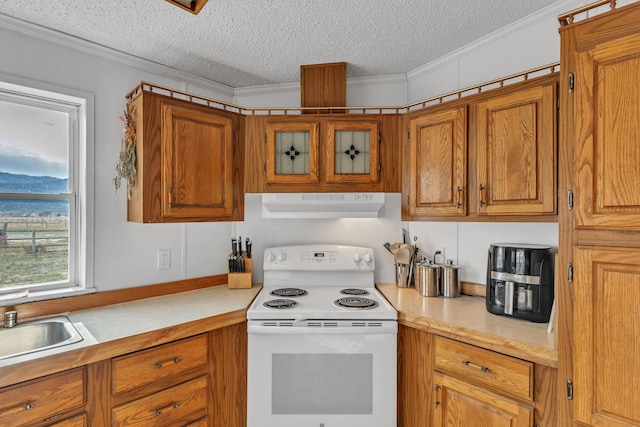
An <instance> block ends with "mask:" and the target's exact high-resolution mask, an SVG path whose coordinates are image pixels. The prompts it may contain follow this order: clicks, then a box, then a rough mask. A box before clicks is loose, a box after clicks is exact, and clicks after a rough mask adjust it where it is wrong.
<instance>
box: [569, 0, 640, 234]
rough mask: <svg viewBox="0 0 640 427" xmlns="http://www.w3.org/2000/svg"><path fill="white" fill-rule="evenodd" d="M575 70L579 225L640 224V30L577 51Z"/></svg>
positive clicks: (621, 226)
mask: <svg viewBox="0 0 640 427" xmlns="http://www.w3.org/2000/svg"><path fill="white" fill-rule="evenodd" d="M635 15H638V16H640V13H638V11H637V10H636V11H635ZM572 71H573V72H574V75H575V83H574V88H575V89H574V93H573V95H572V96H573V98H574V101H573V102H575V104H576V105H579V106H580V108H575V109H574V110H573V111H574V117H573V118H572V122H573V123H574V126H575V129H574V132H575V144H576V145H575V148H574V149H575V163H576V166H575V167H576V168H575V184H574V185H575V189H574V192H575V205H576V215H575V218H576V226H577V227H579V228H595V229H620V230H637V229H639V228H640V167H639V166H638V165H640V144H638V140H639V139H640V120H638V117H640V104H639V103H638V99H640V86H639V85H638V75H640V33H638V32H636V34H632V35H626V36H624V37H622V38H620V39H614V40H610V41H602V43H598V44H596V45H594V46H593V47H592V48H591V49H586V50H584V51H581V52H577V53H576V58H575V67H574V70H572Z"/></svg>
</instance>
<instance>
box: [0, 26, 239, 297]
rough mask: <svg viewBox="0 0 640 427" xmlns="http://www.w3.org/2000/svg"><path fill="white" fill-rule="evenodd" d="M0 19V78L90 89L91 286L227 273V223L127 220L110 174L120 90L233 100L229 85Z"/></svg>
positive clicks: (122, 100)
mask: <svg viewBox="0 0 640 427" xmlns="http://www.w3.org/2000/svg"><path fill="white" fill-rule="evenodd" d="M0 18H1V19H0V58H2V61H1V62H0V73H1V74H2V75H3V78H5V79H6V80H8V81H11V82H12V83H16V84H24V85H29V83H30V82H31V81H41V82H47V83H48V84H53V85H56V86H60V87H66V88H73V89H76V90H81V91H85V92H90V93H93V94H94V102H95V114H94V117H93V120H94V129H95V135H94V140H95V147H94V158H95V161H94V164H93V165H89V167H88V169H89V171H90V173H94V174H95V180H94V189H93V191H94V196H95V197H94V198H95V217H94V218H93V220H94V221H93V225H94V258H95V259H94V262H95V264H94V269H93V271H94V277H93V281H94V285H95V287H96V288H97V289H98V290H99V291H105V290H110V289H117V288H124V287H130V286H137V285H144V284H152V283H162V282H168V281H173V280H179V279H182V278H191V277H201V276H207V275H213V274H221V273H224V272H226V262H225V259H226V254H227V250H228V248H227V246H226V245H225V246H224V247H222V246H221V245H219V244H218V242H219V241H220V240H226V238H227V236H229V235H230V234H231V231H230V230H231V227H232V224H231V223H211V224H189V225H183V224H168V225H164V224H163V225H155V224H135V223H129V222H127V221H126V216H127V214H126V191H125V190H123V189H121V190H120V191H118V193H117V194H114V190H113V187H112V183H111V180H112V178H113V176H114V167H115V163H116V159H117V158H118V152H119V149H120V141H121V136H122V123H121V122H120V120H119V119H118V117H117V114H118V113H121V112H122V111H123V109H124V108H125V103H126V100H125V98H124V96H125V95H126V94H127V93H128V92H129V91H130V90H131V89H133V88H134V87H135V86H136V85H137V84H138V83H140V81H142V80H145V81H149V82H153V83H155V84H159V85H164V86H168V87H172V88H177V89H183V90H187V91H193V92H198V93H199V94H202V95H203V96H210V97H214V98H216V99H221V100H227V101H231V100H232V94H233V90H232V89H231V88H228V87H225V86H223V85H219V84H215V83H213V82H207V81H204V80H202V79H197V78H195V77H192V76H188V75H186V74H185V75H182V74H181V73H177V72H175V71H173V70H169V69H167V68H165V67H159V66H157V65H153V64H151V63H148V62H146V61H139V60H135V59H134V58H132V57H129V56H125V55H119V54H117V53H115V52H112V51H108V50H106V49H101V48H100V47H98V46H95V45H90V44H88V43H87V44H83V43H80V42H79V41H77V40H75V39H71V38H70V37H64V36H61V35H59V34H56V33H53V32H51V31H46V30H43V29H40V28H38V27H35V26H24V25H23V24H20V28H21V30H20V31H14V30H12V29H11V28H12V27H13V26H14V25H16V24H15V21H14V20H11V19H9V18H6V17H0ZM25 30H26V31H28V32H29V33H31V34H28V33H25V32H24V31H25ZM68 43H70V44H72V45H73V46H74V47H70V46H68V45H67V44H68ZM78 46H80V48H78ZM96 53H98V55H96ZM222 237H224V239H222ZM159 248H169V249H171V257H172V259H171V269H169V270H160V271H159V270H157V269H156V250H157V249H159Z"/></svg>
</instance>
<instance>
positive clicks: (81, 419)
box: [47, 413, 89, 427]
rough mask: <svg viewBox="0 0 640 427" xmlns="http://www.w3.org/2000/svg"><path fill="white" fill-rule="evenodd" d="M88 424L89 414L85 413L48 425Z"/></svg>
mask: <svg viewBox="0 0 640 427" xmlns="http://www.w3.org/2000/svg"><path fill="white" fill-rule="evenodd" d="M88 425H89V424H88V421H87V414H86V413H85V414H80V415H76V416H75V417H71V418H67V419H66V420H62V421H59V422H57V423H54V424H49V425H48V426H47V427H87V426H88Z"/></svg>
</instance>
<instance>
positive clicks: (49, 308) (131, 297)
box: [0, 274, 227, 320]
mask: <svg viewBox="0 0 640 427" xmlns="http://www.w3.org/2000/svg"><path fill="white" fill-rule="evenodd" d="M226 283H227V275H226V274H220V275H217V276H205V277H198V278H195V279H186V280H179V281H176V282H167V283H160V284H155V285H148V286H140V287H133V288H125V289H116V290H113V291H105V292H96V293H93V294H87V295H78V296H73V297H68V298H57V299H52V300H46V301H36V302H30V303H25V304H17V305H14V306H6V307H0V314H4V313H5V312H6V311H11V310H17V311H18V313H19V314H20V318H22V319H29V318H32V317H40V316H50V315H53V314H60V313H66V312H71V311H78V310H87V309H90V308H96V307H103V306H106V305H111V304H118V303H122V302H129V301H135V300H139V299H144V298H151V297H158V296H162V295H170V294H175V293H178V292H185V291H193V290H196V289H203V288H208V287H211V286H220V285H226ZM18 320H20V319H18Z"/></svg>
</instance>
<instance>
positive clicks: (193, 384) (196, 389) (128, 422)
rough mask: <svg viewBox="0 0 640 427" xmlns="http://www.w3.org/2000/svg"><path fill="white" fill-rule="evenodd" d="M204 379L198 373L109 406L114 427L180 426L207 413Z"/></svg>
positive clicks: (206, 383)
mask: <svg viewBox="0 0 640 427" xmlns="http://www.w3.org/2000/svg"><path fill="white" fill-rule="evenodd" d="M207 391H208V381H207V377H206V376H204V375H203V376H201V377H198V378H195V379H193V380H190V381H187V382H185V383H182V384H179V385H176V386H173V387H169V388H167V389H164V390H162V391H159V392H157V393H154V394H152V395H150V396H147V397H143V398H140V399H136V400H134V401H132V402H128V403H125V404H122V405H120V406H117V407H115V408H113V421H112V425H113V426H114V427H121V426H122V427H123V426H148V425H162V426H173V425H175V426H184V425H188V424H189V423H191V422H192V421H194V420H198V419H200V418H202V417H203V415H205V414H206V412H207V400H208V399H207Z"/></svg>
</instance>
